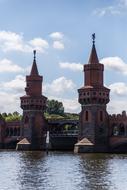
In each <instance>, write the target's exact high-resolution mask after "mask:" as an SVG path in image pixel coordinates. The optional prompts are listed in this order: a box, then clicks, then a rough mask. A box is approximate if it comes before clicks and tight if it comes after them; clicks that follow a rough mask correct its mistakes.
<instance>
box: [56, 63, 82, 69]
mask: <svg viewBox="0 0 127 190" xmlns="http://www.w3.org/2000/svg"><path fill="white" fill-rule="evenodd" d="M59 66H60V68H62V69H70V70H72V71H83V65H82V64H81V63H74V62H72V63H69V62H60V63H59Z"/></svg>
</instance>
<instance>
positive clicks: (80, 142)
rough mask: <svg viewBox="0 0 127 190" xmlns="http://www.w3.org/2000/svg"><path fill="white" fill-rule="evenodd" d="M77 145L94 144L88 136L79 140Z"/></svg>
mask: <svg viewBox="0 0 127 190" xmlns="http://www.w3.org/2000/svg"><path fill="white" fill-rule="evenodd" d="M75 145H77V146H78V145H80V146H85V145H89V146H93V145H94V144H93V143H92V142H91V141H90V140H89V139H87V138H83V139H82V140H81V141H79V142H78V143H76V144H75Z"/></svg>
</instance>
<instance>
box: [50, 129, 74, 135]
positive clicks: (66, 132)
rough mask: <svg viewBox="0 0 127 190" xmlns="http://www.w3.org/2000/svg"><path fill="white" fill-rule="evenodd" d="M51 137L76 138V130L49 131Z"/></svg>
mask: <svg viewBox="0 0 127 190" xmlns="http://www.w3.org/2000/svg"><path fill="white" fill-rule="evenodd" d="M50 135H51V136H78V130H63V131H51V132H50Z"/></svg>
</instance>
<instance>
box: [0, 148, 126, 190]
mask: <svg viewBox="0 0 127 190" xmlns="http://www.w3.org/2000/svg"><path fill="white" fill-rule="evenodd" d="M126 189H127V154H73V153H72V152H49V154H48V155H46V153H44V152H16V151H1V152H0V190H126Z"/></svg>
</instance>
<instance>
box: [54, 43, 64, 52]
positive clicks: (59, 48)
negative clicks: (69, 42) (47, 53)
mask: <svg viewBox="0 0 127 190" xmlns="http://www.w3.org/2000/svg"><path fill="white" fill-rule="evenodd" d="M53 48H54V49H58V50H63V49H64V44H63V43H62V42H60V41H54V42H53Z"/></svg>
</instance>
